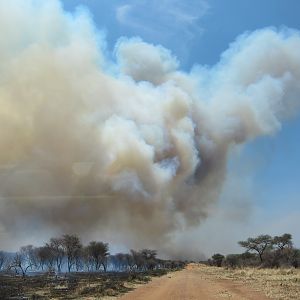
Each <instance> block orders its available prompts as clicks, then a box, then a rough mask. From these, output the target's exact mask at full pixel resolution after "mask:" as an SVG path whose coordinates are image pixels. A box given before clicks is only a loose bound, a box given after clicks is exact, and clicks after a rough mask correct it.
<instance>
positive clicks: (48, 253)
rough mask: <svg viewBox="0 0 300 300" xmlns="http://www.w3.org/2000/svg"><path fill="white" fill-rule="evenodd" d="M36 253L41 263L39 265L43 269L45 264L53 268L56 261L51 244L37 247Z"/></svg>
mask: <svg viewBox="0 0 300 300" xmlns="http://www.w3.org/2000/svg"><path fill="white" fill-rule="evenodd" d="M36 255H37V259H38V263H39V267H40V268H41V269H42V270H43V269H44V267H45V266H47V267H48V269H53V266H54V263H55V259H56V257H55V252H54V249H52V248H51V247H50V246H49V245H47V244H46V246H43V247H39V248H36Z"/></svg>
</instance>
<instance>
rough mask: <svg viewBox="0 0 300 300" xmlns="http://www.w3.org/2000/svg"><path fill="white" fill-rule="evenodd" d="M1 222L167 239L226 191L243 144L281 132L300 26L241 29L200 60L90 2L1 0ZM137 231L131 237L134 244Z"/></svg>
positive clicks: (7, 227)
mask: <svg viewBox="0 0 300 300" xmlns="http://www.w3.org/2000/svg"><path fill="white" fill-rule="evenodd" d="M0 49H1V52H0V235H2V236H5V235H6V236H13V235H14V234H15V232H18V231H21V232H22V231H24V230H31V229H33V228H35V229H36V228H38V229H39V230H40V231H41V232H43V230H44V231H45V232H46V231H47V230H48V229H49V228H54V230H57V231H61V232H79V233H81V234H82V233H89V232H95V231H96V232H98V233H99V236H101V234H102V233H103V234H104V233H107V232H109V233H111V234H112V235H113V234H116V235H117V236H120V237H121V236H123V237H124V240H128V241H130V242H131V243H133V244H134V245H135V246H153V247H155V246H159V245H161V243H162V241H164V240H166V238H168V237H170V236H171V235H172V234H173V233H174V232H176V231H177V230H182V229H183V228H186V227H188V226H196V225H198V224H199V223H200V222H201V220H203V219H204V218H206V217H207V215H208V213H209V211H210V210H211V208H212V207H213V205H214V204H215V203H216V201H217V200H218V198H219V194H220V191H221V189H222V185H223V183H224V180H225V179H226V165H227V157H228V153H229V152H230V150H231V149H232V147H234V146H235V145H239V144H244V143H247V142H249V141H251V140H253V139H255V138H257V137H260V136H264V135H272V134H275V133H276V132H277V131H278V130H279V129H280V126H281V122H282V120H284V119H285V118H287V117H289V116H290V115H291V114H292V113H294V112H295V111H296V110H297V108H298V106H299V104H300V101H299V96H300V51H299V50H300V34H299V32H298V31H294V30H290V29H283V30H280V31H277V30H276V29H273V28H267V29H262V30H258V31H255V32H252V33H246V34H244V35H242V36H240V37H238V38H237V40H236V41H235V42H233V43H232V44H231V45H230V47H229V49H228V50H227V51H226V52H225V53H223V54H222V56H221V58H220V62H219V63H218V64H217V65H215V66H213V67H204V66H195V67H194V68H192V70H191V71H190V72H183V71H180V69H179V62H178V60H177V59H176V57H174V56H173V55H172V53H171V52H170V51H169V50H167V49H165V48H163V47H162V46H155V45H152V44H148V43H145V42H143V41H142V40H141V39H139V38H131V39H126V38H122V39H120V40H119V41H118V43H117V45H116V47H115V52H114V59H113V60H112V59H108V58H107V55H106V48H105V40H104V38H103V37H102V35H101V33H99V32H98V31H97V30H96V29H95V27H94V24H93V23H92V21H91V19H90V17H89V15H88V14H87V13H86V12H83V11H81V12H80V11H77V12H76V13H75V14H70V13H66V12H65V11H64V10H63V9H62V7H61V4H60V2H58V1H56V0H51V1H50V0H47V1H33V0H32V1H21V0H19V1H18V0H12V1H0ZM131 245H132V244H131Z"/></svg>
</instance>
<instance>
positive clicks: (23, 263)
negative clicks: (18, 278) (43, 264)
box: [9, 245, 36, 277]
mask: <svg viewBox="0 0 300 300" xmlns="http://www.w3.org/2000/svg"><path fill="white" fill-rule="evenodd" d="M33 266H36V256H35V249H34V248H33V246H32V245H28V246H23V247H21V248H20V251H19V252H17V253H16V254H15V256H14V257H13V259H12V261H11V264H10V266H9V268H14V269H15V270H16V271H17V270H20V271H21V273H22V276H23V277H25V275H26V273H27V271H28V269H32V267H33Z"/></svg>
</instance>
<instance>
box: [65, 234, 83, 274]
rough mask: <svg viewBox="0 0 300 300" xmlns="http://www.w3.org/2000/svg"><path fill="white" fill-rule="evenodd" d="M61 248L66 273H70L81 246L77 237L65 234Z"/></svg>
mask: <svg viewBox="0 0 300 300" xmlns="http://www.w3.org/2000/svg"><path fill="white" fill-rule="evenodd" d="M62 246H63V248H64V252H65V254H66V257H67V266H68V271H69V272H71V269H72V268H73V267H74V266H75V265H76V262H77V259H78V256H79V255H80V252H81V249H82V244H81V242H80V239H79V237H78V236H76V235H69V234H65V235H64V236H63V238H62Z"/></svg>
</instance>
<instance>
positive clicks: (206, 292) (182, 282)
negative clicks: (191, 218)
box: [118, 264, 270, 300]
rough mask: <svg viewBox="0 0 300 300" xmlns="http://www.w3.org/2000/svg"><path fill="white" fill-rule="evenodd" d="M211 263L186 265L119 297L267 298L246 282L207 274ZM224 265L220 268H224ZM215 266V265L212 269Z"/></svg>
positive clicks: (156, 299) (186, 299) (123, 299)
mask: <svg viewBox="0 0 300 300" xmlns="http://www.w3.org/2000/svg"><path fill="white" fill-rule="evenodd" d="M209 269H210V267H207V266H204V265H196V264H191V265H188V266H187V267H186V269H184V270H182V271H179V272H174V273H171V274H168V275H165V276H163V277H161V278H156V279H153V280H152V281H151V282H150V283H148V284H146V285H143V286H140V287H138V288H137V289H136V290H134V291H132V292H129V293H128V294H126V295H124V296H122V297H120V298H118V299H119V300H159V299H162V300H194V299H203V300H205V299H208V300H209V299H239V300H242V299H253V300H265V299H270V298H268V297H267V296H266V295H265V294H264V293H263V292H261V291H258V290H256V289H255V288H253V287H250V286H248V285H246V284H244V283H243V282H238V281H234V280H232V279H226V278H218V277H217V276H216V274H217V273H215V274H212V273H210V274H207V272H206V271H207V270H209ZM221 269H222V268H218V269H217V270H218V272H219V270H221ZM210 270H212V269H210Z"/></svg>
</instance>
